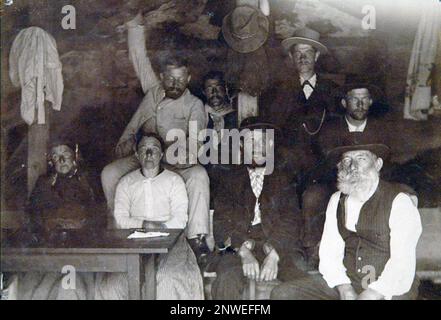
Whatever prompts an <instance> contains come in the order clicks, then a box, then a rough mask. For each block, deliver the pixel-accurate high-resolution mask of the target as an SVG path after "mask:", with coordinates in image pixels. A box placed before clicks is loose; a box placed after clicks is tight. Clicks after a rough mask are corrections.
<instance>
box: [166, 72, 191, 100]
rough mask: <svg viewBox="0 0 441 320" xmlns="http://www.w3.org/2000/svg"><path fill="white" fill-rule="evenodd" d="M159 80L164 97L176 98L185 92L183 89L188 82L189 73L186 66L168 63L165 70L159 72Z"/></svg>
mask: <svg viewBox="0 0 441 320" xmlns="http://www.w3.org/2000/svg"><path fill="white" fill-rule="evenodd" d="M161 81H162V86H163V87H164V90H165V95H166V97H168V98H170V99H178V98H179V97H180V96H182V94H183V93H184V92H185V89H187V85H188V83H189V82H190V75H189V74H188V70H187V68H186V67H176V66H172V65H169V66H167V68H166V70H165V71H164V72H163V73H161Z"/></svg>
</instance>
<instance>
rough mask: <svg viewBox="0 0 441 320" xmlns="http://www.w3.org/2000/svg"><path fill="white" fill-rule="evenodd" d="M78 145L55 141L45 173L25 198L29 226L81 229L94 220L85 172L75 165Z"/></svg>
mask: <svg viewBox="0 0 441 320" xmlns="http://www.w3.org/2000/svg"><path fill="white" fill-rule="evenodd" d="M79 161H80V159H79V151H78V145H76V146H75V151H74V149H73V148H72V146H69V145H67V144H62V143H56V144H55V145H53V147H52V148H51V150H50V154H49V156H48V162H49V174H48V175H47V176H41V177H40V178H39V179H38V180H37V183H36V185H35V188H34V190H33V191H32V194H31V196H30V199H29V204H28V208H27V212H28V214H29V218H30V221H31V223H32V225H33V226H36V227H38V228H40V229H43V231H45V232H49V231H52V230H54V229H81V228H84V227H90V226H91V225H92V224H93V223H97V221H98V218H99V217H95V216H91V214H95V212H94V210H91V209H92V208H94V207H95V206H96V205H97V204H96V201H95V195H94V192H93V190H92V188H91V186H90V184H89V182H88V174H87V173H86V172H85V170H84V169H83V168H80V167H79Z"/></svg>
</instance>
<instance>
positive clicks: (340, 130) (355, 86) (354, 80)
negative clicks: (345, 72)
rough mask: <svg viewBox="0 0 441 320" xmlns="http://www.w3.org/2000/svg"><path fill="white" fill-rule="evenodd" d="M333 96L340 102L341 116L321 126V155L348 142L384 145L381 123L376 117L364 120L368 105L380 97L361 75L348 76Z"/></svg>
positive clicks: (376, 90) (380, 93)
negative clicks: (342, 113)
mask: <svg viewBox="0 0 441 320" xmlns="http://www.w3.org/2000/svg"><path fill="white" fill-rule="evenodd" d="M334 96H336V97H337V98H338V99H339V100H340V103H341V106H342V107H343V109H344V110H345V114H344V115H343V116H340V117H334V118H333V119H331V120H329V121H328V122H327V123H325V125H324V126H323V128H322V131H321V132H320V134H319V138H318V141H319V146H320V151H321V153H322V154H326V153H327V152H329V151H330V150H332V149H333V148H335V147H337V146H341V145H345V144H348V143H349V142H356V143H374V142H375V143H385V144H388V141H387V139H388V137H387V135H386V132H385V130H384V123H382V124H381V123H380V122H379V121H378V120H377V119H376V118H372V117H371V118H369V119H368V117H369V114H370V111H371V107H372V105H373V104H374V102H376V101H378V100H380V99H381V97H382V92H381V90H380V89H379V88H378V87H377V86H375V85H373V84H371V83H369V81H367V80H365V79H364V78H363V77H361V76H356V75H355V76H352V75H350V76H348V77H347V79H346V83H345V85H343V86H342V87H341V88H339V89H338V90H336V92H335V95H334ZM368 120H369V121H368Z"/></svg>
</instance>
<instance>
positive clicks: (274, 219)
mask: <svg viewBox="0 0 441 320" xmlns="http://www.w3.org/2000/svg"><path fill="white" fill-rule="evenodd" d="M213 192H214V201H213V202H214V203H213V207H214V237H215V239H216V241H217V242H218V243H219V242H223V241H225V240H226V239H227V238H228V237H231V241H232V247H233V248H239V247H240V245H241V244H242V243H243V242H244V241H246V240H247V239H249V237H248V231H249V230H250V227H251V221H252V220H253V217H254V206H255V202H256V197H255V196H254V193H253V190H252V188H251V185H250V178H249V174H248V170H247V168H246V167H245V166H237V167H234V166H231V170H228V171H225V173H224V174H223V175H221V176H219V181H218V184H217V187H216V189H215V190H213ZM260 209H261V218H262V223H261V225H262V230H263V233H264V235H265V237H266V240H267V241H268V242H269V243H270V244H271V245H272V246H273V247H274V248H275V249H276V251H277V252H278V253H279V256H280V258H281V260H283V256H284V253H286V252H288V251H292V250H293V249H294V250H295V249H296V248H300V243H299V239H300V233H301V222H302V218H301V214H300V210H299V207H298V202H297V197H296V192H295V189H294V188H293V187H292V185H290V184H289V183H288V181H287V179H286V177H285V175H284V173H283V172H281V171H279V170H277V169H274V172H273V173H272V174H271V175H266V176H265V178H264V183H263V189H262V193H261V195H260Z"/></svg>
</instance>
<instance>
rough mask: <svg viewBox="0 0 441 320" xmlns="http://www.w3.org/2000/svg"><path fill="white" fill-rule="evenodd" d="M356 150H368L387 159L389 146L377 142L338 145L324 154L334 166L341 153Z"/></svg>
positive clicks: (338, 160)
mask: <svg viewBox="0 0 441 320" xmlns="http://www.w3.org/2000/svg"><path fill="white" fill-rule="evenodd" d="M357 150H367V151H370V152H372V153H374V154H375V155H376V156H377V157H379V158H381V159H383V160H387V159H388V158H389V155H390V148H389V147H388V146H386V145H385V144H379V143H372V144H360V145H350V146H340V147H337V148H334V149H332V150H331V151H329V152H328V154H327V156H326V161H327V162H328V163H329V164H330V165H333V166H335V165H336V164H337V163H338V162H340V160H341V157H342V155H343V154H345V153H346V152H349V151H357Z"/></svg>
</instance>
